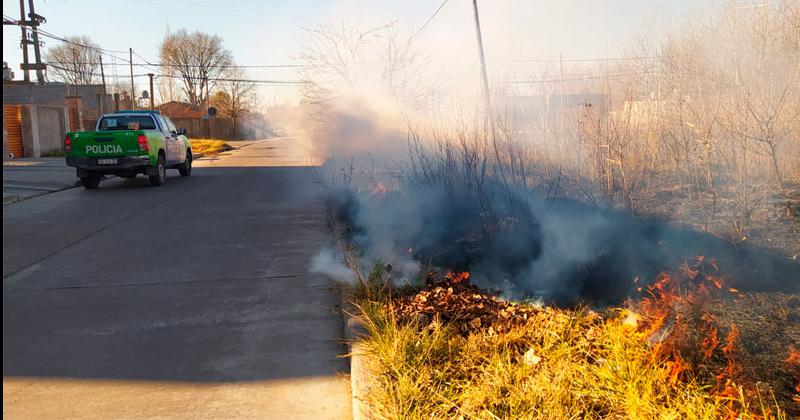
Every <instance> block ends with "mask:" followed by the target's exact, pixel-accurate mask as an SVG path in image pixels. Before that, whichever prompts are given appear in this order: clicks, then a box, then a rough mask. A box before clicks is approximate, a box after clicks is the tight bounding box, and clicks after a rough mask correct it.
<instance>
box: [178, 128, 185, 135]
mask: <svg viewBox="0 0 800 420" xmlns="http://www.w3.org/2000/svg"><path fill="white" fill-rule="evenodd" d="M178 134H180V135H182V136H185V135H186V129H185V128H179V129H178Z"/></svg>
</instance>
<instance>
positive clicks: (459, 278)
mask: <svg viewBox="0 0 800 420" xmlns="http://www.w3.org/2000/svg"><path fill="white" fill-rule="evenodd" d="M444 278H445V279H446V280H447V281H448V282H450V283H468V282H469V271H463V272H461V273H454V272H452V271H448V272H447V274H445V275H444Z"/></svg>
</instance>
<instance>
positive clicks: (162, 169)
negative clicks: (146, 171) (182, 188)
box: [150, 154, 167, 187]
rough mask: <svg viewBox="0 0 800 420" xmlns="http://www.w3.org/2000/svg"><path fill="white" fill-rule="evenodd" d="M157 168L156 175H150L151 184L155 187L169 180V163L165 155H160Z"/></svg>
mask: <svg viewBox="0 0 800 420" xmlns="http://www.w3.org/2000/svg"><path fill="white" fill-rule="evenodd" d="M155 169H156V173H155V175H150V185H152V186H154V187H158V186H159V185H164V183H165V182H167V164H166V162H165V159H164V155H161V154H159V155H158V160H157V161H156V168H155Z"/></svg>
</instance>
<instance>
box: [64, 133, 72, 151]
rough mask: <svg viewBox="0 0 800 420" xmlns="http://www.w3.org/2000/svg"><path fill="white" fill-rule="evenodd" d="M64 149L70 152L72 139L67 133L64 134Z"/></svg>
mask: <svg viewBox="0 0 800 420" xmlns="http://www.w3.org/2000/svg"><path fill="white" fill-rule="evenodd" d="M64 151H65V152H67V153H71V152H72V139H71V138H70V137H69V134H67V135H66V136H64Z"/></svg>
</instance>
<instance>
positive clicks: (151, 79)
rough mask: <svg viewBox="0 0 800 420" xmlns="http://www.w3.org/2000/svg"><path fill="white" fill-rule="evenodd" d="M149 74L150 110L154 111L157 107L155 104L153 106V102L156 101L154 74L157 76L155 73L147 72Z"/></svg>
mask: <svg viewBox="0 0 800 420" xmlns="http://www.w3.org/2000/svg"><path fill="white" fill-rule="evenodd" d="M147 75H148V76H150V110H151V111H152V110H153V109H155V106H153V105H154V103H153V102H154V99H153V96H154V94H153V76H155V74H153V73H147Z"/></svg>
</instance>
